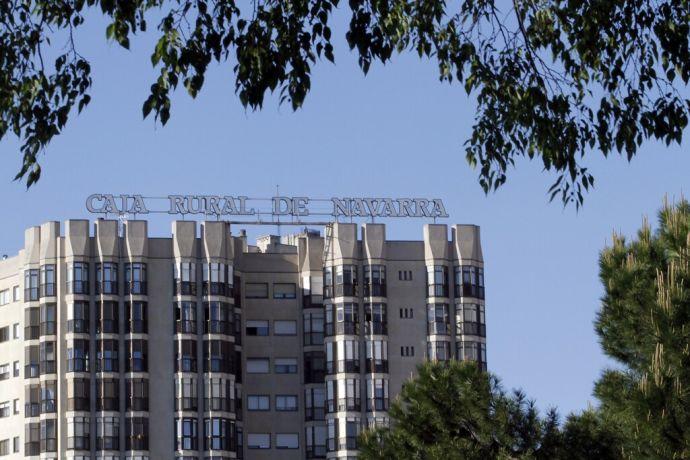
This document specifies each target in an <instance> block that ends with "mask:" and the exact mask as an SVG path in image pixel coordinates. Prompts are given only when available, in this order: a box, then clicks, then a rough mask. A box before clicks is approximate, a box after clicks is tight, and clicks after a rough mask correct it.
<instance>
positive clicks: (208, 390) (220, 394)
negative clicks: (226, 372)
mask: <svg viewBox="0 0 690 460" xmlns="http://www.w3.org/2000/svg"><path fill="white" fill-rule="evenodd" d="M240 401H241V399H240ZM234 402H235V389H234V387H233V384H232V381H231V380H230V379H225V378H222V377H205V378H204V410H205V411H227V412H232V411H234Z"/></svg>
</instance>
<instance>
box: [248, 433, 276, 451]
mask: <svg viewBox="0 0 690 460" xmlns="http://www.w3.org/2000/svg"><path fill="white" fill-rule="evenodd" d="M247 448H248V449H270V448H271V435H270V434H269V433H247Z"/></svg>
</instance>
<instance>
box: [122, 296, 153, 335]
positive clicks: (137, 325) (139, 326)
mask: <svg viewBox="0 0 690 460" xmlns="http://www.w3.org/2000/svg"><path fill="white" fill-rule="evenodd" d="M125 305H126V309H127V324H126V326H127V332H128V333H135V334H146V333H147V332H148V314H147V312H148V303H147V302H127V303H125Z"/></svg>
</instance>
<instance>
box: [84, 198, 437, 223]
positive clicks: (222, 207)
mask: <svg viewBox="0 0 690 460" xmlns="http://www.w3.org/2000/svg"><path fill="white" fill-rule="evenodd" d="M154 201H165V202H167V203H166V204H167V205H166V206H165V207H163V206H159V207H150V206H149V205H150V204H152V203H153V202H154ZM266 201H270V203H271V207H270V210H269V211H261V210H260V209H259V208H258V207H254V206H250V203H253V202H257V203H258V202H266ZM310 205H311V206H313V208H311V207H310ZM86 209H87V210H88V211H89V212H91V213H95V214H116V215H126V214H134V215H139V214H149V213H167V214H182V215H183V216H184V215H187V214H191V215H195V214H202V215H205V216H215V217H217V218H221V217H223V216H239V217H246V216H255V217H256V218H258V219H259V220H261V216H271V218H272V219H273V220H272V221H267V222H265V223H267V224H268V223H271V224H273V223H276V220H275V219H278V221H279V220H280V217H281V216H287V217H290V218H292V219H293V220H297V221H298V222H302V223H311V222H305V221H303V220H301V218H303V217H307V216H329V217H330V218H335V219H336V220H337V219H338V218H342V217H346V218H350V219H353V218H358V217H359V218H362V217H363V218H371V219H373V218H376V217H381V218H390V217H421V218H432V219H436V218H444V217H448V213H447V212H446V208H445V206H444V205H443V201H442V200H440V199H437V198H434V199H426V198H395V199H393V198H337V197H334V198H330V199H323V198H319V199H316V198H307V197H303V196H300V197H288V196H274V197H272V198H249V197H246V196H225V195H168V196H167V197H144V196H142V195H108V194H94V195H90V196H89V197H88V198H87V199H86ZM285 223H287V222H285Z"/></svg>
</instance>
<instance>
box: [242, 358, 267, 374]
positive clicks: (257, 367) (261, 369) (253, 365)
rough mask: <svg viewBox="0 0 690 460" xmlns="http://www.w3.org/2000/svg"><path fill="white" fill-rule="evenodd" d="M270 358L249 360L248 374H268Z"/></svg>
mask: <svg viewBox="0 0 690 460" xmlns="http://www.w3.org/2000/svg"><path fill="white" fill-rule="evenodd" d="M269 371H270V369H269V362H268V358H247V374H268V373H269Z"/></svg>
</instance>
